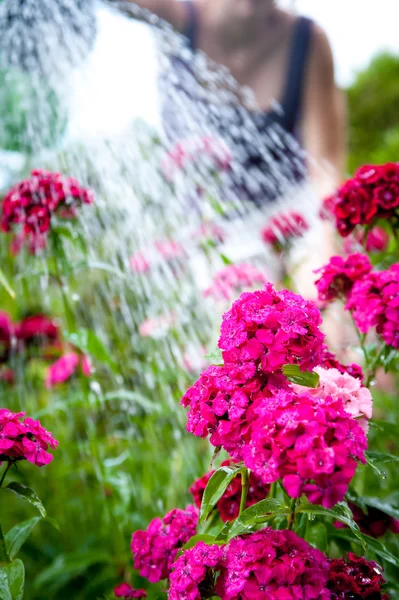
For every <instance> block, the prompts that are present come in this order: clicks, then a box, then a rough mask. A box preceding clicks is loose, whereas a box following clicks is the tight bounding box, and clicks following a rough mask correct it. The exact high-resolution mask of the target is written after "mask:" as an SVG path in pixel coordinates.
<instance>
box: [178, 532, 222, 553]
mask: <svg viewBox="0 0 399 600" xmlns="http://www.w3.org/2000/svg"><path fill="white" fill-rule="evenodd" d="M199 542H204V544H206V545H207V546H211V545H212V544H215V543H217V542H215V536H214V535H208V534H201V535H194V536H193V537H192V538H190V539H189V540H188V542H187V544H185V545H184V546H183V548H182V550H189V549H190V548H194V546H196V545H197V544H198V543H199ZM219 544H220V542H219Z"/></svg>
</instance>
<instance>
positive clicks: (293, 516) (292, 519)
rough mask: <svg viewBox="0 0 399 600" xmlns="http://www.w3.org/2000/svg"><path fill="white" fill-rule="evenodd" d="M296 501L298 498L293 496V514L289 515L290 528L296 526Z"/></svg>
mask: <svg viewBox="0 0 399 600" xmlns="http://www.w3.org/2000/svg"><path fill="white" fill-rule="evenodd" d="M296 502H297V499H296V498H293V499H292V501H291V514H290V516H289V517H288V529H292V528H293V527H294V523H295V516H296V515H295V509H296Z"/></svg>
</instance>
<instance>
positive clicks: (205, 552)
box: [168, 542, 223, 600]
mask: <svg viewBox="0 0 399 600" xmlns="http://www.w3.org/2000/svg"><path fill="white" fill-rule="evenodd" d="M222 557H223V549H222V548H221V547H220V546H216V545H213V546H207V545H206V544H204V543H203V542H199V543H198V544H197V545H196V546H194V548H191V549H189V550H186V551H185V552H184V554H183V555H182V556H180V557H179V558H178V559H177V560H176V562H175V564H174V565H173V570H172V573H171V575H170V589H169V596H168V598H169V600H201V598H210V597H211V596H213V595H214V590H215V573H216V572H217V571H218V570H219V568H220V564H221V561H222Z"/></svg>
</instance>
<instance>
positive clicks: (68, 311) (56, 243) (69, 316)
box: [52, 235, 76, 332]
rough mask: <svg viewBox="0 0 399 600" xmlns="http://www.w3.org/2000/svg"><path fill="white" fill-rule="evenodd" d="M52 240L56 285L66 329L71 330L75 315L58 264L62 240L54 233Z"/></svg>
mask: <svg viewBox="0 0 399 600" xmlns="http://www.w3.org/2000/svg"><path fill="white" fill-rule="evenodd" d="M52 242H53V244H52V245H53V253H54V265H55V273H56V279H57V283H58V286H59V288H60V292H61V297H62V302H63V304H64V310H65V317H66V322H67V324H68V329H69V332H72V331H74V330H75V328H76V327H75V315H74V312H73V310H72V308H71V306H70V304H69V300H68V297H67V295H66V294H65V290H64V281H63V277H62V273H61V269H60V265H59V261H58V253H59V252H63V248H62V242H60V240H59V239H58V237H57V236H56V235H53V236H52Z"/></svg>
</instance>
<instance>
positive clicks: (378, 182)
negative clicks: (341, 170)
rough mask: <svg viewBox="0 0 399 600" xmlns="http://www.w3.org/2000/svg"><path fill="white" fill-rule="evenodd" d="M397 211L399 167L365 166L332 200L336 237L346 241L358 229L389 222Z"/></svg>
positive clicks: (388, 165) (392, 164)
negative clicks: (384, 220) (344, 238)
mask: <svg viewBox="0 0 399 600" xmlns="http://www.w3.org/2000/svg"><path fill="white" fill-rule="evenodd" d="M398 208H399V163H388V164H385V165H365V166H364V167H361V168H360V169H359V170H358V171H357V172H356V173H355V176H354V177H353V178H352V179H349V180H348V181H347V182H346V183H344V185H343V186H342V187H341V188H340V189H339V190H338V191H337V193H336V194H335V196H334V208H333V210H334V213H335V219H336V226H337V229H338V231H339V233H340V234H341V235H342V236H343V237H346V236H348V235H349V234H350V233H352V231H353V230H354V229H355V227H356V226H358V225H369V226H370V225H373V224H374V223H375V222H376V221H377V220H378V219H388V220H389V219H392V218H393V217H395V216H397V214H398Z"/></svg>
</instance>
